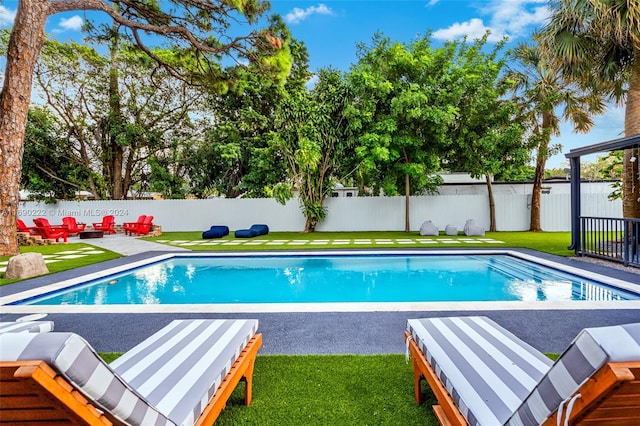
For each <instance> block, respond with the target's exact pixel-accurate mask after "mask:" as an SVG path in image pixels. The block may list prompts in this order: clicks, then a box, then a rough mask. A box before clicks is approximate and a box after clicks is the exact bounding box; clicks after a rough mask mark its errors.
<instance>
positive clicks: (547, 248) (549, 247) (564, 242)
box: [148, 231, 574, 256]
mask: <svg viewBox="0 0 640 426" xmlns="http://www.w3.org/2000/svg"><path fill="white" fill-rule="evenodd" d="M201 234H202V233H201V232H165V233H163V234H162V236H160V237H150V238H148V239H149V240H150V241H154V242H160V243H163V244H167V245H173V244H171V241H178V240H182V241H199V240H201ZM406 238H420V235H419V233H418V232H402V231H381V232H379V231H375V232H374V231H367V232H312V233H302V232H270V233H269V234H268V235H261V236H260V237H257V239H260V240H267V241H273V240H297V241H311V240H327V241H328V242H329V243H328V245H327V246H325V248H326V247H330V248H331V249H344V248H349V249H363V248H367V247H365V246H363V245H359V244H355V243H354V241H355V240H359V239H379V240H391V241H390V242H389V243H384V244H376V245H375V247H376V248H405V249H406V248H415V246H411V247H409V246H407V245H404V244H400V243H398V242H395V241H393V240H396V239H399V240H401V239H406ZM424 238H430V239H435V240H437V241H438V243H437V245H432V246H429V247H428V248H447V247H455V248H483V247H484V248H487V246H488V244H473V245H471V244H460V243H456V242H455V241H456V240H459V239H464V238H467V237H466V236H465V235H462V234H460V235H458V236H457V237H456V236H454V237H451V236H448V235H443V234H441V235H440V236H437V237H424ZM485 238H492V239H494V240H499V241H502V242H504V244H491V248H501V249H504V248H529V249H533V250H539V251H542V252H546V253H551V254H555V255H558V256H572V255H573V254H574V253H573V251H571V250H568V249H567V247H568V246H569V244H570V243H571V233H570V232H487V233H486V234H485ZM234 239H235V237H234V236H233V232H232V233H231V234H230V235H228V236H226V237H224V238H222V239H220V240H222V241H228V240H234ZM341 240H342V241H344V240H350V241H351V242H350V243H346V244H335V243H334V242H335V241H341ZM451 240H452V241H454V242H450V241H451ZM188 248H189V249H190V250H215V251H231V250H233V251H237V250H278V249H288V250H291V249H292V248H295V249H296V250H298V249H300V250H302V249H307V250H308V249H317V248H319V247H318V246H312V245H306V246H295V247H292V246H287V245H281V246H274V245H268V244H261V245H252V246H246V245H222V244H221V245H216V246H215V247H213V246H206V245H189V246H188ZM369 248H370V247H369Z"/></svg>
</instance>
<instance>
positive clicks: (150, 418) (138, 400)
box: [0, 332, 172, 425]
mask: <svg viewBox="0 0 640 426" xmlns="http://www.w3.org/2000/svg"><path fill="white" fill-rule="evenodd" d="M0 360H2V361H19V360H43V361H45V362H46V363H47V364H49V365H50V366H51V367H52V368H54V369H55V370H57V371H58V372H59V373H60V374H62V375H63V376H64V377H65V378H66V379H67V380H68V381H69V382H70V383H72V384H74V385H75V386H76V387H77V388H78V389H79V390H81V391H82V392H83V393H84V394H85V395H86V396H87V397H88V398H89V399H90V400H92V401H94V403H96V404H98V405H99V406H100V408H101V409H103V410H105V411H107V412H109V413H110V414H111V415H112V416H113V417H115V418H116V419H118V420H119V421H121V422H123V423H125V424H134V425H136V424H137V425H143V424H153V425H171V424H172V423H171V421H170V420H169V419H167V418H166V417H165V416H163V415H162V414H161V413H160V412H158V411H157V410H156V409H154V408H153V407H151V406H150V405H149V404H147V403H146V402H145V401H144V399H143V398H142V397H141V396H140V395H138V394H137V393H136V391H134V390H133V389H132V388H131V387H130V386H129V385H128V384H127V383H126V382H125V381H123V380H122V379H121V378H120V377H118V376H117V375H116V374H114V373H113V371H112V370H111V369H110V368H109V366H108V365H107V364H105V362H104V361H103V360H102V358H100V357H99V356H98V354H96V352H95V351H94V350H93V349H92V348H91V346H89V344H88V343H87V342H86V341H85V340H84V339H83V338H82V337H80V336H78V335H77V334H73V333H55V332H52V333H4V334H0Z"/></svg>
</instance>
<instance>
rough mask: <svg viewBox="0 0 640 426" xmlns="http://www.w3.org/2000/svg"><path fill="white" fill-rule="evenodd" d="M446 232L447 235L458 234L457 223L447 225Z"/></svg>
mask: <svg viewBox="0 0 640 426" xmlns="http://www.w3.org/2000/svg"><path fill="white" fill-rule="evenodd" d="M444 233H445V234H447V235H458V227H457V226H455V225H447V226H446V227H445V228H444Z"/></svg>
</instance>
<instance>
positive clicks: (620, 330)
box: [507, 323, 640, 426]
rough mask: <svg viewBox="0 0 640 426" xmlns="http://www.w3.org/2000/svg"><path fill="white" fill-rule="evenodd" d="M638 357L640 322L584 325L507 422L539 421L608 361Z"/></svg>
mask: <svg viewBox="0 0 640 426" xmlns="http://www.w3.org/2000/svg"><path fill="white" fill-rule="evenodd" d="M639 359H640V323H635V324H624V325H616V326H610V327H598V328H585V329H584V330H582V331H581V332H580V333H579V334H578V335H577V336H576V338H575V339H574V340H573V342H572V343H571V344H570V345H569V347H568V348H567V349H566V350H565V351H564V352H563V353H562V355H560V358H558V360H557V361H556V363H555V364H554V365H553V367H551V369H550V370H549V371H548V372H547V373H546V374H545V375H544V377H543V378H542V380H540V382H539V383H538V384H537V385H536V387H535V388H534V389H533V391H532V392H531V394H530V395H529V397H528V398H527V399H526V400H525V401H524V402H523V403H522V405H521V406H520V408H518V410H517V411H516V412H515V413H514V415H513V416H512V417H511V418H510V419H509V422H508V423H507V424H509V425H513V426H515V425H538V424H540V423H542V422H543V421H544V420H545V419H547V418H548V417H549V416H550V415H552V414H553V413H554V412H555V411H556V409H557V408H558V406H559V405H560V403H561V402H562V401H564V400H565V399H567V398H569V397H570V396H571V395H572V394H573V393H574V392H575V391H576V390H578V388H580V385H582V384H583V383H584V382H586V381H587V380H588V379H589V378H590V377H591V376H593V375H594V373H595V372H596V371H598V370H599V369H600V368H601V367H602V366H604V365H605V364H607V363H610V362H633V361H638V360H639ZM629 424H631V423H629Z"/></svg>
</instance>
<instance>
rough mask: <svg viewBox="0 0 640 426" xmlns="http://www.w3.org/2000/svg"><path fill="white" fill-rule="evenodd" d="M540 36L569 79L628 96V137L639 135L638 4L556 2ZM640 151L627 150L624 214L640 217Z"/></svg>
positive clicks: (619, 0)
mask: <svg viewBox="0 0 640 426" xmlns="http://www.w3.org/2000/svg"><path fill="white" fill-rule="evenodd" d="M551 8H552V14H551V17H550V20H549V22H548V24H547V25H546V26H545V27H544V28H543V29H542V31H541V32H540V33H539V34H538V35H537V37H538V38H539V40H540V42H541V44H542V46H543V48H544V49H545V51H546V52H548V53H549V54H550V56H551V57H552V58H554V61H555V62H556V63H557V66H558V68H559V70H560V71H561V72H562V73H563V76H564V77H565V78H568V79H571V80H573V81H576V82H579V83H581V84H582V85H583V86H594V85H597V86H600V88H602V89H604V90H606V93H607V95H608V97H609V99H610V100H615V101H616V102H619V103H623V102H624V101H625V100H626V110H625V119H624V133H625V136H633V135H636V134H639V133H640V2H638V1H628V0H554V1H553V2H552V3H551ZM639 151H640V150H639V149H637V148H636V149H627V150H626V151H625V153H624V176H623V181H624V182H623V196H624V200H623V213H624V216H625V217H631V218H637V217H640V184H639V182H638V179H639V178H638V176H640V174H639V172H640V170H638V167H639V163H640V161H635V160H636V159H637V158H638V156H639V155H638V154H640V152H639Z"/></svg>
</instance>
